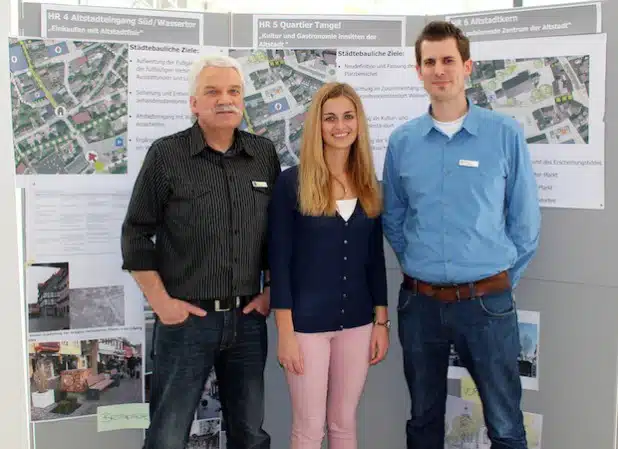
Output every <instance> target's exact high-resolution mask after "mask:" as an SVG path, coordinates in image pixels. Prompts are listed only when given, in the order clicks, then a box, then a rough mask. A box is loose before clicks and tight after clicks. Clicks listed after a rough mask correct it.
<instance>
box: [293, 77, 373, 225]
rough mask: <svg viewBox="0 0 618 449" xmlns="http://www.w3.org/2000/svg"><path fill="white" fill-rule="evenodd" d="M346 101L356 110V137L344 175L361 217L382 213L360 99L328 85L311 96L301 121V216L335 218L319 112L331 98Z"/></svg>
mask: <svg viewBox="0 0 618 449" xmlns="http://www.w3.org/2000/svg"><path fill="white" fill-rule="evenodd" d="M339 97H346V98H347V99H349V100H350V101H351V102H352V103H353V104H354V107H355V108H356V119H357V120H358V136H357V137H356V140H355V141H354V143H353V144H352V148H351V149H350V154H349V156H348V175H349V179H350V181H351V182H352V185H353V186H354V190H355V191H356V195H357V197H358V201H359V202H360V204H361V206H362V208H363V210H364V211H365V214H366V215H367V216H369V217H376V216H378V215H379V214H380V212H381V210H382V196H381V194H380V189H379V187H378V181H377V179H376V175H375V170H374V166H373V158H372V156H371V148H370V145H369V127H368V125H367V117H366V116H365V111H364V109H363V105H362V102H361V99H360V97H359V96H358V94H357V93H356V92H355V91H354V89H353V88H352V87H351V86H350V85H348V84H346V83H328V84H325V85H324V86H322V87H321V88H320V89H319V90H318V91H317V92H316V93H315V95H314V97H313V101H312V102H311V106H310V107H309V111H307V117H306V118H305V124H304V131H303V137H302V145H301V149H300V164H299V168H298V200H299V208H300V212H301V213H302V214H304V215H313V216H319V215H335V209H336V206H335V198H333V195H332V194H331V192H332V183H333V178H332V176H331V174H330V171H329V170H328V167H327V165H326V159H325V158H324V143H323V141H322V109H323V107H324V103H326V101H327V100H330V99H331V98H339Z"/></svg>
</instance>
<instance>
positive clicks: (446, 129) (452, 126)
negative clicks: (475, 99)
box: [433, 114, 467, 139]
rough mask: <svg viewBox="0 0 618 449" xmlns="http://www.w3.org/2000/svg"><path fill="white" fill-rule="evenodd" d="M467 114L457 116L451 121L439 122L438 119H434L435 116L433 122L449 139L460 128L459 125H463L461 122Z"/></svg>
mask: <svg viewBox="0 0 618 449" xmlns="http://www.w3.org/2000/svg"><path fill="white" fill-rule="evenodd" d="M466 115H467V114H464V115H462V116H461V117H459V118H458V119H457V120H455V121H453V122H440V121H438V120H436V119H435V118H434V119H433V123H434V125H436V127H437V128H439V129H440V130H441V131H442V132H443V133H444V134H446V135H447V136H448V137H449V139H450V138H451V137H453V135H454V134H455V133H456V132H457V131H459V130H460V129H461V125H463V122H464V120H465V118H466Z"/></svg>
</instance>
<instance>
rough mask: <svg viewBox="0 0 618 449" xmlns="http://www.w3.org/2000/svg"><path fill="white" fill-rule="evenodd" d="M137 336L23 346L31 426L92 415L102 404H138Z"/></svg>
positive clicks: (139, 344)
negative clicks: (34, 423)
mask: <svg viewBox="0 0 618 449" xmlns="http://www.w3.org/2000/svg"><path fill="white" fill-rule="evenodd" d="M142 347H143V345H142V342H141V338H140V337H138V336H137V335H131V336H130V337H120V336H119V337H115V338H105V339H99V340H81V341H80V340H77V341H47V342H34V343H30V344H29V363H28V371H29V379H30V409H31V419H32V421H46V420H54V419H62V418H69V417H76V416H85V415H93V414H96V413H97V407H99V406H102V405H115V404H126V403H134V402H142V397H143V389H142V376H141V364H142V359H143V355H142Z"/></svg>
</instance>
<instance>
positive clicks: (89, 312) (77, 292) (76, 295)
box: [26, 262, 126, 335]
mask: <svg viewBox="0 0 618 449" xmlns="http://www.w3.org/2000/svg"><path fill="white" fill-rule="evenodd" d="M69 272H70V270H69V263H68V262H57V263H33V264H31V265H29V266H28V268H27V270H26V301H27V304H28V333H29V334H31V335H32V334H37V333H41V332H53V331H66V330H75V329H93V328H103V327H110V326H124V325H125V324H126V320H125V292H124V286H122V285H107V286H99V287H87V288H70V285H69V284H70V282H69ZM73 275H75V270H73Z"/></svg>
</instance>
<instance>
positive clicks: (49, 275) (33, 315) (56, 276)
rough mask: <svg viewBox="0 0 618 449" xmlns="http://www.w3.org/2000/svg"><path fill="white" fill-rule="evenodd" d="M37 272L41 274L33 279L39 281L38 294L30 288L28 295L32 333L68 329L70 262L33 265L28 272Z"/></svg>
mask: <svg viewBox="0 0 618 449" xmlns="http://www.w3.org/2000/svg"><path fill="white" fill-rule="evenodd" d="M35 271H36V274H37V275H38V276H37V277H36V278H34V279H33V280H32V282H33V283H34V282H35V283H36V296H34V295H32V293H33V292H32V290H33V288H31V290H30V292H29V293H30V295H31V297H30V298H28V328H29V329H28V330H29V332H31V333H32V332H46V331H54V330H64V329H69V321H70V310H69V309H70V308H69V264H68V263H66V262H61V263H49V264H33V265H32V266H30V267H29V269H28V272H29V273H28V274H29V275H31V276H32V277H34V276H35V275H34V274H33V272H35ZM41 277H42V278H43V279H42V280H41V281H40V282H38V279H41ZM32 287H34V286H32Z"/></svg>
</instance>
